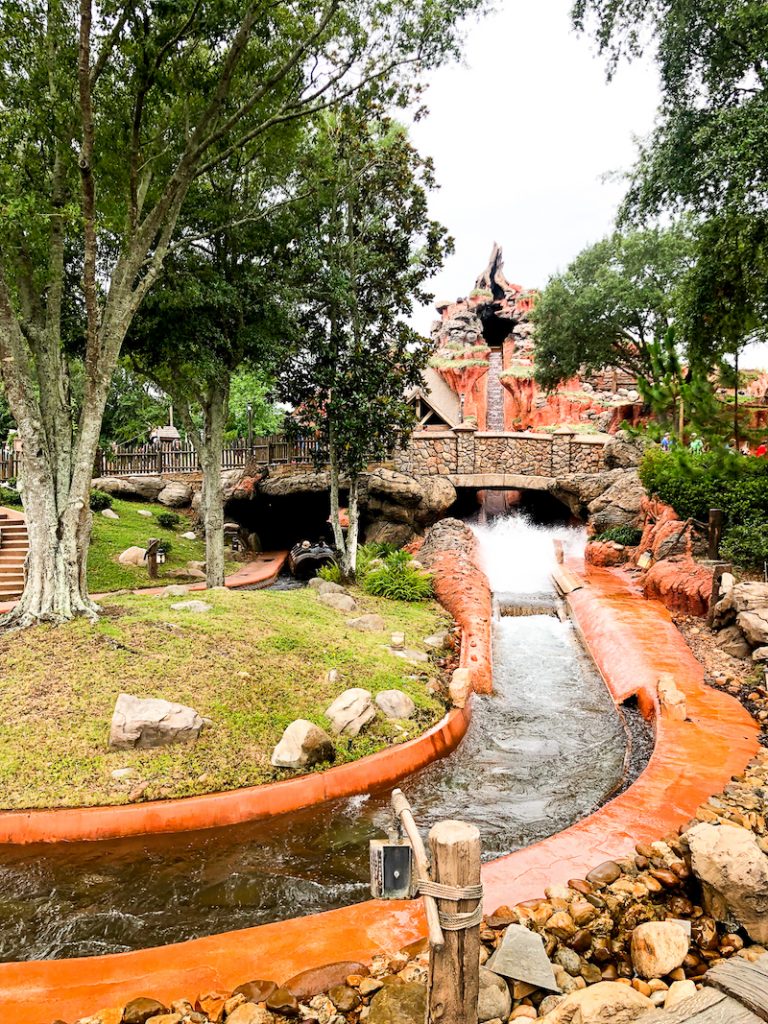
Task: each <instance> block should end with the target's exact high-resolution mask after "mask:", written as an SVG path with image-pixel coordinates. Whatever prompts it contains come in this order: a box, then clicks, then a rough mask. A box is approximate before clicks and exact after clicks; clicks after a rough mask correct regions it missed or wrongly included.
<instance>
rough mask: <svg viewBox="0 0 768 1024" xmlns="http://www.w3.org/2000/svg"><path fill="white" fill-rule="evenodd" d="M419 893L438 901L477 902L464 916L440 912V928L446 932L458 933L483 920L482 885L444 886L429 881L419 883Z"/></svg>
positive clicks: (440, 883) (444, 911) (473, 926)
mask: <svg viewBox="0 0 768 1024" xmlns="http://www.w3.org/2000/svg"><path fill="white" fill-rule="evenodd" d="M419 892H420V893H421V895H422V896H433V897H434V898H435V899H438V900H450V901H451V902H452V903H459V902H460V901H461V900H478V904H477V906H476V907H475V909H474V910H471V911H469V913H465V914H455V913H450V912H449V911H446V910H441V911H440V926H441V928H442V929H443V931H446V932H460V931H464V930H465V929H466V928H475V927H476V926H477V925H479V924H480V923H481V922H482V920H483V904H482V899H483V887H482V885H444V884H443V883H442V882H433V881H431V880H430V879H424V880H421V881H419Z"/></svg>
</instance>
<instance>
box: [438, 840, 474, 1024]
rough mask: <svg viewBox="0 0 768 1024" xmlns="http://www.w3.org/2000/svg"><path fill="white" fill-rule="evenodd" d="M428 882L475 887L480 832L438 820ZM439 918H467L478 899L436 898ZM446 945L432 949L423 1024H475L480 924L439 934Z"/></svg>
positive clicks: (446, 930)
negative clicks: (446, 915) (447, 916)
mask: <svg viewBox="0 0 768 1024" xmlns="http://www.w3.org/2000/svg"><path fill="white" fill-rule="evenodd" d="M429 846H430V849H431V851H432V878H433V881H435V882H439V883H440V884H441V885H450V886H455V887H463V886H467V885H479V884H480V833H479V831H478V830H477V828H476V827H475V826H474V825H469V824H467V823H466V822H463V821H440V822H438V823H437V825H434V826H433V828H432V829H431V831H430V833H429ZM437 903H438V907H439V908H440V912H441V913H442V914H457V913H458V914H466V913H470V912H472V911H473V910H475V909H476V908H477V905H478V900H476V899H474V900H460V901H459V902H458V903H457V902H454V901H452V900H446V899H438V901H437ZM444 935H445V945H444V946H443V948H442V949H433V950H431V955H430V960H429V982H428V988H427V1022H428V1024H475V1022H476V1021H477V997H478V993H479V991H480V925H479V924H476V925H474V926H473V927H471V928H464V929H462V930H460V931H451V930H448V929H445V930H444Z"/></svg>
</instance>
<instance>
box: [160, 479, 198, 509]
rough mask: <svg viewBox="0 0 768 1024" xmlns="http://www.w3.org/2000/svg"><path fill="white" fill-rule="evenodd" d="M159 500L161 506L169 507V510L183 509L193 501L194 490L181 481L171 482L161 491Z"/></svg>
mask: <svg viewBox="0 0 768 1024" xmlns="http://www.w3.org/2000/svg"><path fill="white" fill-rule="evenodd" d="M157 500H158V501H159V502H160V504H161V505H167V506H168V508H183V507H184V506H185V505H189V503H190V502H191V500H192V488H191V487H190V486H189V485H188V484H184V483H181V481H180V480H171V481H170V483H168V484H166V485H165V487H164V488H163V489H162V491H160V493H159V494H158V496H157Z"/></svg>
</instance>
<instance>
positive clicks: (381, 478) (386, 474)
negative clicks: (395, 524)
mask: <svg viewBox="0 0 768 1024" xmlns="http://www.w3.org/2000/svg"><path fill="white" fill-rule="evenodd" d="M449 483H450V481H449ZM368 496H369V498H379V499H382V498H383V499H385V500H386V501H387V502H390V503H392V504H394V505H404V506H405V507H406V508H408V507H411V508H415V507H416V506H417V505H419V504H421V503H422V502H423V501H424V500H425V494H424V488H423V487H422V485H421V484H420V483H419V481H418V480H417V479H416V478H415V477H413V476H409V475H408V474H407V473H398V472H397V471H396V470H394V469H384V468H381V469H375V470H374V471H373V472H372V473H369V474H368Z"/></svg>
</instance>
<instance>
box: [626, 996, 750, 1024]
mask: <svg viewBox="0 0 768 1024" xmlns="http://www.w3.org/2000/svg"><path fill="white" fill-rule="evenodd" d="M638 1024H760V1018H759V1017H756V1016H755V1015H754V1013H752V1011H751V1010H748V1009H747V1008H746V1007H745V1006H742V1005H741V1004H740V1003H737V1002H736V1000H735V999H731V998H730V996H726V995H724V994H723V993H722V992H718V991H717V990H716V989H714V988H704V989H702V990H701V991H700V992H697V993H696V995H695V996H691V998H690V999H686V1000H685V1002H684V1003H678V1005H677V1006H675V1007H674V1008H673V1009H671V1010H653V1011H651V1012H650V1013H647V1014H644V1015H643V1016H642V1017H639V1018H638Z"/></svg>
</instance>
